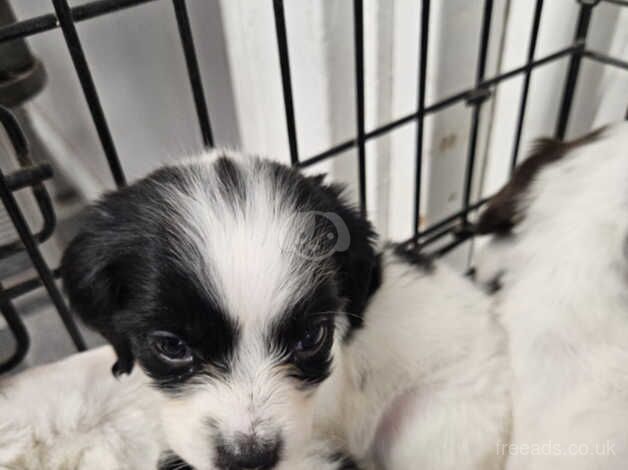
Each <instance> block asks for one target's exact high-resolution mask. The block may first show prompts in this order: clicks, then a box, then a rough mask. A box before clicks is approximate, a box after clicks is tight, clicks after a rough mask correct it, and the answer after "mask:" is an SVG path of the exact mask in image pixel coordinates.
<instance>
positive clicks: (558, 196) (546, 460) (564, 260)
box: [476, 123, 628, 470]
mask: <svg viewBox="0 0 628 470" xmlns="http://www.w3.org/2000/svg"><path fill="white" fill-rule="evenodd" d="M627 149H628V123H619V124H615V125H612V126H607V127H605V128H603V129H600V130H597V131H595V132H592V133H590V134H588V135H586V136H584V137H581V138H579V139H576V140H573V141H569V142H559V141H555V140H552V139H543V140H541V141H539V142H538V143H537V145H536V146H535V148H534V151H533V152H532V154H531V155H530V157H529V158H528V159H527V160H526V161H524V162H523V163H522V164H521V165H520V166H519V168H518V169H517V171H516V172H515V173H514V175H513V177H512V179H511V180H510V181H509V182H508V183H507V184H506V185H505V186H504V187H503V188H502V189H501V190H500V191H499V192H498V193H497V194H496V195H495V197H493V198H492V200H491V201H490V202H489V204H488V207H487V208H486V210H485V211H484V212H483V214H482V215H481V217H480V219H479V221H478V224H477V231H478V233H480V234H490V235H491V240H490V242H489V243H488V244H487V246H486V247H485V249H484V250H482V252H481V253H480V255H479V257H478V259H477V270H476V274H477V279H478V280H479V281H480V282H482V283H484V284H487V285H492V286H495V285H496V284H499V285H500V286H501V288H500V289H499V291H498V292H497V293H496V296H495V306H496V310H497V312H498V313H499V318H500V321H501V323H502V324H503V326H504V327H505V329H506V331H507V333H508V337H509V345H510V356H511V363H512V369H513V388H512V395H513V418H514V426H513V436H512V442H511V447H510V449H511V450H509V452H507V453H510V454H511V455H510V458H509V462H508V467H507V468H508V470H566V469H569V470H575V469H581V470H590V469H598V470H611V469H612V470H619V469H625V468H626V467H627V462H628V393H627V392H628V152H627Z"/></svg>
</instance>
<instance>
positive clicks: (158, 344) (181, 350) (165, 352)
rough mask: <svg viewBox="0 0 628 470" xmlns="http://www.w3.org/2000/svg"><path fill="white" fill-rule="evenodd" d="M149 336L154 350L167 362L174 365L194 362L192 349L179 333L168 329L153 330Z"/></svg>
mask: <svg viewBox="0 0 628 470" xmlns="http://www.w3.org/2000/svg"><path fill="white" fill-rule="evenodd" d="M148 338H149V343H150V346H151V348H152V349H153V351H154V352H155V353H156V354H157V355H158V356H159V357H160V358H161V359H162V360H163V361H164V362H166V363H167V364H170V365H172V366H174V367H183V366H188V365H190V364H192V362H193V360H194V358H193V356H192V350H191V349H190V348H189V346H188V345H187V344H185V342H184V341H183V340H182V339H181V338H179V337H178V336H177V335H174V334H172V333H169V332H167V331H153V332H152V333H150V334H149V336H148Z"/></svg>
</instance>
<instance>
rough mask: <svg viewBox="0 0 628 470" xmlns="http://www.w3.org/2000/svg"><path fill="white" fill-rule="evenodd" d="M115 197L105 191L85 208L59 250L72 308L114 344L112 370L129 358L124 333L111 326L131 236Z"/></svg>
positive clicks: (121, 295)
mask: <svg viewBox="0 0 628 470" xmlns="http://www.w3.org/2000/svg"><path fill="white" fill-rule="evenodd" d="M116 199H120V196H119V195H118V194H113V195H110V196H107V197H105V199H103V201H101V202H100V203H98V204H97V205H96V206H94V207H92V208H90V209H88V211H87V213H86V214H85V217H84V221H83V223H82V227H83V228H82V229H81V230H80V232H79V233H78V234H77V235H76V236H75V237H74V239H73V240H72V241H71V242H70V244H69V246H68V247H67V248H66V250H65V252H64V254H63V258H62V260H61V277H62V279H63V285H64V289H65V292H66V293H67V295H68V298H69V300H70V305H71V307H72V308H73V310H74V311H75V312H76V313H77V314H78V315H79V317H80V318H81V319H82V320H83V322H84V323H85V324H87V325H88V326H90V327H92V328H94V329H95V330H97V331H98V332H99V333H101V334H102V335H103V336H104V337H105V338H106V339H107V340H108V341H109V342H110V343H111V345H112V346H113V348H114V349H115V351H116V354H117V356H118V360H117V362H116V364H115V365H114V366H113V369H112V370H113V373H114V374H115V375H116V376H117V375H120V374H123V373H129V372H130V371H131V370H132V368H133V363H134V358H133V354H132V351H131V346H130V343H129V340H128V337H127V336H126V335H125V334H124V332H122V331H119V328H117V327H116V322H115V317H116V314H117V313H119V312H120V311H121V309H123V308H124V301H125V297H126V292H127V287H126V286H128V285H129V279H128V272H129V270H128V266H129V264H131V263H133V258H134V254H133V247H134V245H136V244H137V242H135V243H134V242H133V240H132V236H133V235H132V233H130V232H132V230H129V229H128V228H125V227H124V226H123V224H121V223H120V220H119V219H120V214H118V213H117V210H116V209H117V208H116V204H115V200H116ZM111 202H113V204H111Z"/></svg>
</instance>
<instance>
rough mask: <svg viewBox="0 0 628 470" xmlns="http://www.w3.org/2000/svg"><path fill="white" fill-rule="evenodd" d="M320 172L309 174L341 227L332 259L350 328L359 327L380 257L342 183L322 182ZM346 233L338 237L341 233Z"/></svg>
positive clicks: (367, 224)
mask: <svg viewBox="0 0 628 470" xmlns="http://www.w3.org/2000/svg"><path fill="white" fill-rule="evenodd" d="M323 178H324V175H319V176H315V177H310V181H311V183H313V184H315V185H317V186H318V187H319V188H320V189H321V190H322V192H323V193H324V195H325V199H326V202H327V204H326V206H327V208H328V209H327V210H329V212H330V213H332V214H335V215H337V216H338V222H339V223H340V224H342V226H341V227H336V230H337V231H338V232H339V233H338V247H337V248H338V249H337V250H335V251H334V254H333V256H334V260H335V262H336V265H337V266H338V282H339V285H340V294H341V295H342V296H343V297H344V298H345V299H346V300H347V305H346V307H345V310H346V311H347V313H348V314H349V315H348V320H349V324H350V327H351V328H350V330H349V332H348V335H350V334H351V333H352V331H353V330H355V329H357V328H360V327H361V326H362V324H363V313H364V310H365V308H366V306H367V303H368V301H369V299H370V297H371V295H372V294H373V293H374V292H375V291H376V290H377V288H378V287H379V284H380V282H381V263H380V257H379V255H378V254H377V253H376V251H375V247H374V244H375V240H376V238H377V237H376V234H375V231H374V230H373V226H372V225H371V223H370V222H369V221H368V220H367V219H366V218H365V217H363V216H362V215H361V214H360V212H359V211H358V210H357V209H356V208H355V207H353V206H352V205H351V204H349V203H347V201H345V199H344V197H343V192H344V187H343V186H341V185H336V184H324V182H323ZM341 232H344V234H346V235H348V239H347V240H342V238H343V233H341Z"/></svg>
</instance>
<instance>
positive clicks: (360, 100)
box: [0, 0, 628, 372]
mask: <svg viewBox="0 0 628 470" xmlns="http://www.w3.org/2000/svg"><path fill="white" fill-rule="evenodd" d="M153 1H163V2H166V1H169V0H97V1H91V2H89V3H86V4H84V5H81V6H76V7H70V5H69V4H68V1H67V0H51V3H52V7H53V8H54V13H49V14H45V15H42V16H38V17H34V18H30V19H25V20H20V21H16V20H15V19H13V20H14V21H11V22H9V23H8V24H5V25H4V26H2V27H0V46H8V45H11V44H15V43H17V42H19V41H23V39H24V38H26V37H28V36H31V35H35V34H38V33H41V32H44V31H49V30H53V29H56V28H60V29H61V31H62V33H63V36H64V38H65V42H66V45H67V49H68V53H69V54H70V57H71V59H72V63H73V65H74V68H75V71H76V74H77V76H78V79H79V81H80V85H81V87H82V90H83V93H84V96H85V100H86V102H87V105H88V107H89V111H90V113H91V117H92V119H93V123H94V126H95V128H96V130H97V133H98V137H99V139H100V143H101V145H102V150H103V153H104V155H105V157H106V159H107V162H108V165H109V169H110V171H111V174H112V176H113V180H114V182H115V184H116V185H117V186H118V187H120V186H123V185H125V184H126V178H125V175H124V172H123V170H122V166H121V164H120V160H119V157H118V154H117V151H116V144H115V141H114V138H113V136H112V134H111V132H110V130H109V126H108V124H107V118H106V116H105V113H104V111H103V108H102V106H101V102H100V99H99V93H98V90H97V88H96V86H95V84H94V80H93V79H92V75H91V73H90V67H89V61H90V60H98V58H97V57H89V58H88V57H87V56H86V54H85V52H84V49H83V46H82V44H81V40H80V37H79V35H78V33H77V29H76V23H77V22H81V21H86V20H89V19H91V18H95V17H98V16H102V15H107V14H109V13H112V12H115V11H118V10H121V9H125V8H133V7H140V5H142V4H145V3H149V2H153ZM171 1H172V7H173V14H174V15H175V18H176V21H177V26H178V31H179V34H180V40H181V46H182V48H183V53H184V56H185V60H186V65H187V73H188V78H189V86H190V89H191V93H192V96H193V98H194V104H195V108H196V109H195V112H196V115H197V118H198V125H199V132H200V135H201V137H202V140H203V143H204V145H205V146H206V147H208V148H209V147H212V146H213V144H214V140H213V136H212V128H211V121H210V112H209V111H208V108H207V105H206V100H205V94H204V91H203V86H202V77H201V74H200V70H199V64H198V60H197V56H196V52H195V46H194V40H193V35H192V29H191V27H190V20H189V15H188V10H187V6H186V0H171ZM417 1H419V0H417ZM476 1H477V3H478V8H480V7H482V8H483V13H482V23H481V32H480V41H479V45H478V52H477V57H478V60H477V68H476V71H475V83H473V84H472V85H471V86H469V87H468V88H467V89H464V90H460V91H459V92H457V93H455V94H453V95H451V96H448V97H446V98H445V99H443V100H440V101H438V102H434V103H426V71H427V65H428V53H427V52H428V38H429V30H430V29H429V26H430V25H429V18H430V0H422V1H421V15H420V18H419V19H418V21H420V24H421V34H420V38H419V41H420V44H419V73H418V77H417V88H418V102H417V104H416V110H415V111H414V112H412V113H411V114H408V115H406V116H403V117H401V118H399V119H397V120H394V121H392V122H388V123H386V124H384V125H381V126H379V127H377V128H375V129H373V130H371V131H369V132H366V130H365V98H364V92H365V87H364V52H365V51H364V15H363V0H353V32H354V44H355V52H354V58H353V60H354V67H355V90H356V93H355V102H356V122H357V128H356V130H355V137H353V138H351V139H349V140H347V141H344V142H342V143H340V144H338V145H335V146H333V147H332V148H329V149H327V150H325V151H324V152H321V153H318V154H316V155H308V156H304V155H302V154H301V153H300V152H299V140H298V136H297V130H296V123H295V110H294V101H293V93H292V80H291V73H290V60H289V56H288V40H287V34H286V19H285V15H284V2H283V0H273V2H272V5H271V2H270V0H269V1H268V8H273V12H274V19H275V28H276V36H277V47H278V51H279V61H280V67H281V79H282V86H283V98H284V107H285V115H286V121H287V129H286V131H287V136H288V143H289V151H290V159H291V162H292V165H293V166H295V167H297V168H304V167H308V166H310V165H313V164H315V163H318V162H321V161H323V160H326V159H331V158H334V157H336V156H338V155H339V154H340V153H342V152H344V151H346V150H349V149H357V162H356V164H357V168H358V195H359V203H360V208H361V210H362V211H363V212H365V210H366V198H367V191H366V142H367V141H369V140H371V139H374V138H376V137H379V136H382V135H384V134H387V133H390V132H392V131H393V130H395V129H397V128H399V127H400V126H403V125H405V124H408V123H412V122H414V123H416V154H415V155H416V156H415V158H416V173H415V175H414V218H413V220H412V231H413V236H412V237H411V238H410V239H409V240H406V241H405V242H406V243H408V244H410V245H412V246H414V247H416V249H422V248H424V247H425V246H427V245H429V244H431V243H432V242H434V241H436V240H439V239H442V238H443V237H445V236H447V235H449V236H451V237H452V239H451V241H448V242H447V243H445V244H441V245H440V246H439V248H438V249H437V250H436V254H444V253H446V252H447V251H449V250H451V249H452V248H453V247H455V246H457V245H459V244H460V243H462V242H463V241H465V240H467V239H468V238H469V237H470V236H471V234H472V231H471V224H470V222H469V214H470V213H471V212H472V211H474V210H476V209H477V208H479V207H480V206H481V205H482V204H483V203H484V202H485V200H472V194H471V193H472V181H473V175H474V167H475V160H476V153H477V146H478V134H479V127H480V119H481V109H482V106H483V104H484V103H485V101H486V100H487V98H488V97H490V96H491V93H492V88H493V87H495V86H496V85H497V84H499V83H500V82H502V81H504V80H507V79H510V78H513V77H515V76H522V77H523V78H524V81H523V90H522V94H521V99H520V102H519V110H518V119H517V128H516V132H515V142H514V151H513V153H512V156H511V168H514V167H515V165H516V163H517V157H518V154H519V148H520V140H521V135H522V127H523V122H524V117H525V114H526V104H527V101H528V91H529V87H530V77H531V74H532V71H533V70H534V69H536V68H538V67H540V66H542V65H545V64H548V63H551V62H555V61H558V60H560V59H563V58H569V64H568V69H567V74H566V77H565V82H564V87H563V93H562V102H561V105H560V110H559V114H558V120H557V123H556V129H555V136H556V137H557V138H563V137H564V135H565V131H566V128H567V123H568V120H569V115H570V111H571V108H572V102H573V98H574V93H575V89H576V83H577V81H578V74H579V70H580V68H581V63H582V61H583V60H590V61H594V62H598V63H601V64H606V65H609V66H614V67H620V68H623V69H626V70H628V63H627V62H624V61H621V60H618V59H616V58H613V57H609V56H607V55H605V54H601V53H598V52H595V51H592V50H590V49H589V48H588V47H587V34H588V31H589V26H590V23H591V17H592V14H593V13H594V10H595V7H596V6H597V5H598V4H599V3H601V2H603V1H604V2H607V3H613V4H616V5H620V6H628V0H573V1H574V2H577V3H579V4H580V6H579V9H580V11H579V17H578V21H577V26H576V30H575V32H574V39H573V42H572V43H571V44H570V45H569V46H567V47H564V48H563V49H561V50H559V51H557V52H555V53H552V54H550V55H547V56H545V57H541V58H536V59H535V51H536V46H537V39H538V35H539V26H540V23H541V16H542V11H543V3H544V1H543V0H536V2H532V1H530V6H531V7H534V16H533V23H532V29H531V34H530V37H529V43H528V50H527V60H526V63H525V64H524V65H522V66H520V67H517V68H515V69H512V70H509V71H507V72H504V73H500V74H498V75H495V76H492V77H487V76H486V68H487V67H486V65H487V55H488V46H489V35H490V34H489V33H490V25H491V17H492V14H493V0H476ZM31 65H33V67H35V66H36V63H35V62H33V64H31ZM458 103H465V104H466V105H467V106H468V107H469V108H470V113H471V129H470V138H469V142H468V150H467V155H466V168H465V178H464V188H463V203H462V206H461V207H460V209H459V210H458V211H457V212H455V213H452V214H450V215H449V216H447V217H445V218H444V219H442V220H439V221H437V222H435V223H433V224H431V225H430V226H428V227H426V228H425V229H423V230H420V229H419V214H420V208H421V199H420V198H421V190H420V189H421V188H420V187H421V180H422V156H423V129H424V120H425V117H426V116H428V115H430V114H433V113H437V112H439V111H441V110H444V109H445V108H448V107H450V106H452V105H454V104H458ZM190 111H191V110H190ZM191 112H192V111H191ZM0 122H1V123H2V124H3V126H4V128H5V130H6V132H7V134H8V136H9V139H10V141H11V143H12V145H13V147H14V149H15V153H16V155H17V156H18V161H19V164H20V166H21V168H20V169H18V170H17V171H15V172H12V173H10V174H5V173H2V172H0V198H1V199H2V203H3V204H4V207H5V209H6V212H7V214H8V215H9V217H10V220H11V222H12V224H13V226H14V228H15V230H16V232H17V234H18V235H19V240H15V241H14V242H13V243H11V244H8V245H4V246H0V259H1V260H6V258H7V257H8V256H10V255H13V254H15V253H17V252H22V253H26V254H27V255H28V257H29V258H30V261H31V263H32V265H33V267H34V268H35V270H36V273H37V275H36V277H34V278H32V279H27V280H25V281H22V282H19V283H17V284H15V285H10V286H5V285H2V284H1V283H0V311H1V312H2V314H3V316H4V318H5V319H6V322H7V325H8V327H9V329H10V331H11V332H12V334H13V336H14V337H15V340H16V345H17V346H16V348H15V352H14V354H13V355H12V357H10V358H9V359H8V360H7V361H5V362H4V363H2V364H0V372H4V371H7V370H9V369H11V368H12V367H15V366H16V365H17V364H19V363H20V361H21V360H22V359H23V358H24V356H25V355H26V352H27V350H28V348H29V335H28V332H27V330H26V328H25V326H24V323H23V322H22V320H21V318H20V316H19V314H18V313H17V311H16V309H15V308H14V306H13V300H14V299H15V298H17V297H19V296H21V295H24V294H25V293H27V292H30V291H32V290H33V289H37V288H39V287H42V286H43V287H44V288H45V289H46V291H47V293H48V295H49V297H50V300H51V301H52V302H53V303H54V306H55V307H56V309H57V311H58V314H59V316H60V317H61V319H62V320H63V323H64V325H65V328H66V329H67V332H68V334H69V336H70V337H71V339H72V341H73V342H74V345H75V346H76V349H78V350H83V349H85V342H84V340H83V338H82V336H81V333H80V331H79V330H78V328H77V326H76V323H75V322H74V319H73V317H72V314H71V312H70V310H69V308H68V306H67V304H66V302H65V300H64V298H63V295H62V294H61V291H60V290H59V288H58V286H57V284H56V278H57V277H58V275H59V272H58V269H56V268H52V267H50V266H48V265H47V263H46V261H45V260H44V258H43V257H42V253H41V250H40V243H41V242H43V241H44V240H46V239H47V238H48V237H49V236H50V235H51V234H52V233H53V230H54V227H55V214H54V211H53V207H52V204H51V202H50V197H49V196H48V194H47V192H46V188H45V187H44V185H43V181H44V180H45V179H47V178H50V177H51V176H52V175H51V170H50V167H49V166H48V165H46V164H33V162H32V161H31V160H30V159H29V150H28V142H27V141H26V138H25V136H24V133H23V132H22V130H21V129H20V126H19V125H18V121H17V120H16V119H15V117H14V115H13V114H12V112H11V111H10V110H9V109H8V108H5V107H0ZM27 187H30V188H31V189H32V192H33V194H34V196H35V199H36V201H37V202H38V206H39V209H40V211H41V213H42V215H43V220H44V226H43V227H42V229H41V231H40V232H39V233H33V232H32V231H31V229H30V227H29V225H28V223H27V221H26V219H25V216H24V213H23V208H21V207H20V205H19V204H18V202H17V201H16V198H15V195H14V191H16V190H18V189H22V188H27Z"/></svg>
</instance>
